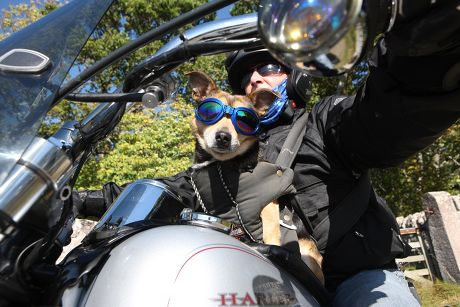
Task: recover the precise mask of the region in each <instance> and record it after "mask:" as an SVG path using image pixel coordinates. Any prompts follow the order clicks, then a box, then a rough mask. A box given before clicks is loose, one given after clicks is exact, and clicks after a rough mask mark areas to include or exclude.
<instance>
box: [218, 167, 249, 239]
mask: <svg viewBox="0 0 460 307" xmlns="http://www.w3.org/2000/svg"><path fill="white" fill-rule="evenodd" d="M217 171H218V172H219V177H220V181H221V182H222V185H223V186H224V189H225V191H227V194H228V197H229V198H230V200H231V201H232V203H233V204H234V205H235V210H236V215H237V216H238V220H239V221H240V224H241V227H243V230H244V232H245V233H246V234H247V235H248V236H249V238H250V239H251V240H252V241H253V242H258V241H257V240H256V239H254V238H253V237H252V235H251V233H250V232H249V231H248V230H247V229H246V226H245V225H244V222H243V219H242V218H241V215H240V210H239V209H238V203H237V202H236V201H235V199H234V198H233V196H232V194H231V193H230V190H229V188H228V187H227V184H226V183H225V180H224V176H223V175H222V168H221V166H220V164H217Z"/></svg>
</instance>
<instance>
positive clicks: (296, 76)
mask: <svg viewBox="0 0 460 307" xmlns="http://www.w3.org/2000/svg"><path fill="white" fill-rule="evenodd" d="M264 63H279V64H281V65H283V64H282V63H280V62H279V61H278V60H276V59H275V58H274V57H273V56H272V55H271V54H270V53H269V52H268V50H267V49H253V50H248V49H241V50H238V51H234V52H232V53H231V54H230V55H229V56H228V57H227V59H226V60H225V68H226V69H227V73H228V83H229V84H230V87H231V88H232V89H233V92H234V93H235V94H239V95H244V94H245V92H244V89H243V88H241V80H242V79H243V77H244V75H245V74H246V73H247V72H248V71H249V70H250V69H251V68H253V67H254V66H256V65H258V64H264ZM283 66H284V65H283ZM284 67H285V68H286V70H287V72H288V75H289V77H288V82H287V85H286V90H287V93H288V96H289V98H291V99H293V100H295V101H296V102H297V106H299V107H302V106H305V103H306V102H307V101H308V100H309V99H310V95H311V91H310V81H309V80H310V79H309V77H308V76H307V74H306V73H304V72H302V71H300V70H298V69H291V68H289V67H286V66H284Z"/></svg>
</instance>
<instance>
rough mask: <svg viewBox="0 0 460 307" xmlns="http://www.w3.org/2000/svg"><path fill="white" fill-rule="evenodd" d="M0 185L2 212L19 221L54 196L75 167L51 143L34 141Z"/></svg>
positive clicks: (36, 139) (39, 140)
mask: <svg viewBox="0 0 460 307" xmlns="http://www.w3.org/2000/svg"><path fill="white" fill-rule="evenodd" d="M20 161H21V162H20V163H18V164H17V165H16V166H15V168H14V169H13V170H12V172H11V174H10V176H9V177H8V178H7V179H6V180H5V182H4V183H3V185H2V186H0V210H1V211H3V212H4V213H5V214H7V215H8V216H9V217H10V218H11V219H12V220H13V221H15V222H18V221H19V220H20V219H21V218H22V217H23V216H24V215H25V214H26V213H27V212H28V211H29V209H30V208H31V207H32V206H33V205H34V204H35V203H37V202H38V201H39V200H40V199H42V198H44V197H47V198H49V197H51V196H53V195H55V194H56V193H57V192H58V191H59V189H60V188H61V187H62V186H63V185H64V184H63V182H65V180H64V179H66V178H67V177H66V175H67V173H68V171H69V170H70V169H71V168H72V162H71V160H70V159H69V157H67V155H66V154H65V153H64V152H62V151H61V150H60V149H59V148H57V147H56V146H55V145H54V144H52V143H51V142H48V141H47V140H45V139H41V138H35V139H34V141H33V142H32V144H31V145H30V146H29V147H28V148H27V150H26V151H25V152H24V154H23V155H22V157H21V159H20Z"/></svg>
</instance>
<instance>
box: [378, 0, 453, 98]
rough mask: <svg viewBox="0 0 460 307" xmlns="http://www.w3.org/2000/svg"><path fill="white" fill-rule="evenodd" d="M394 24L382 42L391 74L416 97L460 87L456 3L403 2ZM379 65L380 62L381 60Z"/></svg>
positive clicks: (451, 1)
mask: <svg viewBox="0 0 460 307" xmlns="http://www.w3.org/2000/svg"><path fill="white" fill-rule="evenodd" d="M402 1H403V2H402V5H401V6H400V9H399V11H398V16H397V19H396V23H395V25H394V27H393V28H392V30H391V31H390V32H388V33H386V34H385V38H384V41H383V42H381V44H382V45H381V46H380V47H381V48H380V51H381V54H380V56H384V61H385V66H386V68H387V71H388V72H389V73H390V75H391V76H392V77H393V78H394V79H396V80H397V81H398V82H399V83H400V84H401V85H402V87H403V89H405V90H407V91H411V92H413V93H415V94H427V93H444V92H448V91H453V90H456V89H458V88H459V85H460V11H459V10H458V8H457V7H458V6H459V5H460V1H458V0H440V1H438V3H437V4H435V5H432V6H431V5H430V4H429V3H428V2H429V1H428V2H427V1H425V0H423V1H422V0H420V1H417V0H402ZM380 62H381V61H380Z"/></svg>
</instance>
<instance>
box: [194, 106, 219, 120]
mask: <svg viewBox="0 0 460 307" xmlns="http://www.w3.org/2000/svg"><path fill="white" fill-rule="evenodd" d="M221 113H222V106H221V105H220V104H218V103H217V102H214V101H207V102H204V103H202V104H200V106H199V107H198V114H199V115H200V117H201V119H202V120H205V121H210V120H213V119H215V118H216V117H218V116H219V115H220V114H221Z"/></svg>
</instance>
